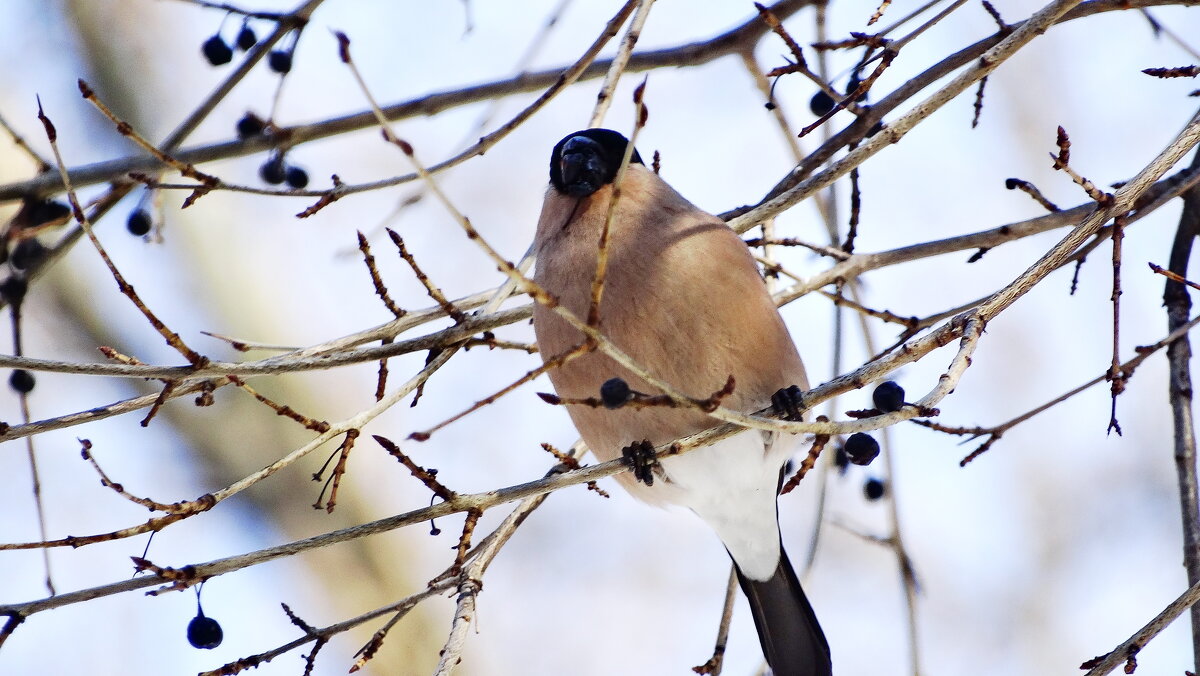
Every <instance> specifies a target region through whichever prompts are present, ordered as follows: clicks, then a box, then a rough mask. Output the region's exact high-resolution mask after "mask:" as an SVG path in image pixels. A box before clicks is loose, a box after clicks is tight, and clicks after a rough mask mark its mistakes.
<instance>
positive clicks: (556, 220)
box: [534, 165, 807, 459]
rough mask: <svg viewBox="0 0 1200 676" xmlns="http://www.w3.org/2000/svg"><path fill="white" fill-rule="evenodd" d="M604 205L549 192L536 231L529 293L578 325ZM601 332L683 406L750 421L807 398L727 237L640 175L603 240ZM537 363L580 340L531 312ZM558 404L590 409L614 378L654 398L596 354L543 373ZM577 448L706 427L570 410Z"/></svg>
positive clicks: (762, 292) (613, 451) (744, 253)
mask: <svg viewBox="0 0 1200 676" xmlns="http://www.w3.org/2000/svg"><path fill="white" fill-rule="evenodd" d="M611 197H612V187H611V186H605V187H603V188H601V189H600V190H598V191H597V192H595V193H593V194H592V195H590V196H588V197H584V198H580V199H577V198H572V197H567V196H563V195H561V194H558V193H556V191H555V190H554V189H553V188H551V190H550V192H549V194H548V195H547V198H546V201H545V205H544V207H543V211H542V217H541V219H540V221H539V224H538V232H537V245H538V263H537V272H536V274H535V275H534V279H535V281H537V282H538V284H540V285H541V286H542V287H543V288H545V289H546V290H547V291H548V292H549V293H550V294H551V295H553V296H554V297H555V298H556V299H557V300H558V302H559V304H560V305H561V307H563V308H566V309H567V310H569V311H571V312H572V313H574V314H575V315H576V316H577V317H579V318H580V319H586V317H587V314H588V307H589V304H590V298H591V286H592V279H593V277H594V275H595V271H596V259H597V249H598V242H599V238H600V233H601V230H602V227H603V225H604V221H605V218H606V215H607V212H608V205H609V201H610V200H611ZM608 254H609V259H608V269H607V278H606V283H605V286H604V294H603V301H602V302H601V305H600V330H601V332H602V333H603V334H604V335H606V336H607V337H608V338H609V339H610V340H612V342H613V343H614V344H615V345H616V346H617V347H619V348H620V349H621V350H623V351H624V352H625V353H626V354H628V355H629V356H630V357H632V358H633V359H634V360H635V361H636V362H637V363H638V364H640V365H642V366H644V367H646V368H647V369H648V370H649V371H650V372H651V373H652V374H653V375H654V376H655V377H657V378H659V379H661V380H663V381H665V382H666V383H668V384H670V385H672V386H674V387H675V388H677V389H679V390H682V391H683V392H684V393H686V394H688V395H690V396H693V397H707V396H709V395H711V394H712V393H713V392H715V391H717V390H719V389H721V387H722V386H723V385H724V384H725V382H726V380H727V379H728V378H729V376H731V375H732V376H733V377H734V379H735V383H736V384H735V389H734V393H733V395H732V396H730V397H729V398H728V399H727V400H726V401H725V402H724V403H725V405H727V406H729V407H732V408H735V409H739V410H743V411H749V410H755V409H758V408H761V407H763V406H766V405H767V404H769V403H770V397H771V395H772V393H774V392H775V391H776V390H778V389H780V388H782V387H787V386H789V385H800V386H801V387H807V381H806V378H805V375H804V367H803V365H802V364H801V361H800V357H799V355H798V354H797V352H796V349H795V346H794V345H793V343H792V340H791V337H790V336H789V335H788V332H787V329H786V327H785V326H784V324H783V320H782V318H781V317H780V316H779V313H778V311H777V310H776V307H775V304H774V302H773V301H772V299H771V297H770V294H769V293H768V292H767V290H766V287H765V285H764V283H763V281H762V278H761V276H760V275H759V273H758V269H757V267H756V266H755V264H754V260H753V258H752V257H751V256H750V253H749V251H748V250H747V248H746V246H745V244H744V243H742V241H741V240H740V239H739V238H738V237H737V235H736V234H735V233H734V232H733V231H731V230H730V229H729V228H728V227H727V226H726V225H725V224H724V223H723V222H721V221H720V220H719V219H717V218H716V217H714V216H712V215H710V214H707V213H705V212H703V211H700V210H699V209H697V208H696V207H695V206H693V205H692V204H691V203H689V202H688V201H687V200H685V199H684V198H683V197H681V196H680V195H679V194H678V193H676V192H675V191H674V190H673V189H672V188H671V187H670V186H668V185H667V184H666V183H664V182H663V181H662V180H661V179H659V178H658V176H657V175H655V174H653V173H652V172H650V171H649V170H647V169H646V168H645V167H643V166H640V165H634V166H631V167H630V168H629V172H628V173H627V174H626V177H625V182H624V184H623V187H622V194H621V197H620V199H619V201H618V205H617V214H616V216H615V218H614V219H613V224H612V230H611V233H610V245H609V250H608ZM534 328H535V332H536V334H537V341H538V345H539V347H540V349H541V353H542V357H543V359H544V360H545V359H550V358H553V357H554V356H556V355H559V354H561V353H563V352H566V351H568V350H570V349H572V348H574V347H575V346H576V345H578V344H580V343H581V342H582V340H583V335H582V334H581V333H580V332H579V331H577V330H576V329H574V328H573V327H571V326H570V325H569V324H568V323H567V322H566V321H565V320H563V319H562V318H561V317H558V316H557V315H556V314H555V313H554V311H553V310H551V309H549V308H545V307H541V306H538V307H535V309H534ZM549 376H550V379H551V381H552V382H553V384H554V387H555V390H556V391H557V392H558V394H559V395H560V396H563V397H594V396H596V395H597V394H598V392H599V388H600V385H601V384H602V383H603V382H604V381H606V380H608V379H610V378H614V377H620V378H623V379H625V380H626V381H627V382H628V383H629V385H630V386H631V387H633V388H634V389H635V390H639V391H642V392H648V393H655V392H657V390H656V389H655V388H653V387H651V386H650V385H648V384H647V383H645V382H644V381H642V380H641V379H640V378H638V377H636V376H634V375H633V374H632V373H630V372H628V371H627V370H626V369H624V368H623V367H621V366H619V365H618V364H617V363H616V362H614V361H613V360H612V359H610V358H609V357H607V356H605V355H603V354H601V353H600V352H598V351H594V352H592V353H590V354H587V355H584V356H582V357H579V358H577V359H575V360H573V361H571V362H569V363H567V364H565V365H563V366H561V367H557V368H555V369H553V370H551V371H550V373H549ZM570 414H571V417H572V419H573V421H574V422H575V425H576V427H577V428H578V430H579V432H580V434H581V435H582V436H583V438H584V441H585V442H587V444H588V445H589V446H590V447H591V448H592V450H593V451H594V452H595V453H596V454H597V456H598V457H600V458H601V459H610V458H613V457H616V456H618V455H619V454H620V450H621V448H623V447H624V446H626V445H628V444H630V443H632V442H634V441H641V440H643V439H648V440H650V441H651V442H652V443H655V444H659V443H664V442H667V441H671V440H673V439H676V438H678V437H681V436H684V435H687V434H690V433H693V432H697V431H700V430H702V429H705V428H707V427H710V426H712V425H713V424H714V421H713V420H712V419H711V418H709V417H708V416H706V415H704V414H702V413H700V412H697V411H692V410H680V409H665V408H647V409H639V410H625V409H621V410H616V411H612V410H607V409H603V408H597V409H593V408H587V407H583V406H572V407H570Z"/></svg>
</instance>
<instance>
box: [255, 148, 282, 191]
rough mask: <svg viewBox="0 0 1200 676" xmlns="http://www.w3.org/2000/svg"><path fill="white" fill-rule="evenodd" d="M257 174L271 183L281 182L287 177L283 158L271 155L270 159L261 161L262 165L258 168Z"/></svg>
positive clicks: (277, 183)
mask: <svg viewBox="0 0 1200 676" xmlns="http://www.w3.org/2000/svg"><path fill="white" fill-rule="evenodd" d="M258 176H259V178H261V179H262V180H264V181H266V182H267V183H270V184H271V185H279V184H280V183H283V181H284V179H285V178H287V173H286V170H285V169H284V166H283V158H282V157H280V156H278V155H272V156H271V159H269V160H267V161H266V162H263V165H262V166H261V167H259V168H258Z"/></svg>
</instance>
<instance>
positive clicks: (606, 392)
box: [600, 378, 633, 408]
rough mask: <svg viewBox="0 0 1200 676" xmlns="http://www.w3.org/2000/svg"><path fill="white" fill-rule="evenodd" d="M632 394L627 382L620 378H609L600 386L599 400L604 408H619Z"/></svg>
mask: <svg viewBox="0 0 1200 676" xmlns="http://www.w3.org/2000/svg"><path fill="white" fill-rule="evenodd" d="M632 396H633V392H632V391H631V390H630V389H629V383H627V382H625V381H624V380H621V379H620V378H610V379H608V380H606V381H604V384H603V385H601V386H600V401H602V402H604V407H605V408H621V407H622V406H624V405H625V402H627V401H629V399H630V397H632Z"/></svg>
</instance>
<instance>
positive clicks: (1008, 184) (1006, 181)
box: [1004, 178, 1021, 190]
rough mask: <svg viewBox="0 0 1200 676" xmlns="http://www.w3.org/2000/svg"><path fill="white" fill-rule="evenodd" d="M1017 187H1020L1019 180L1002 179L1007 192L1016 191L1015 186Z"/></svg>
mask: <svg viewBox="0 0 1200 676" xmlns="http://www.w3.org/2000/svg"><path fill="white" fill-rule="evenodd" d="M1019 185H1021V179H1019V178H1006V179H1004V187H1005V188H1008V189H1009V190H1016V189H1017V186H1019Z"/></svg>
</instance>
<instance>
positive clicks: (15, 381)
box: [8, 369, 35, 394]
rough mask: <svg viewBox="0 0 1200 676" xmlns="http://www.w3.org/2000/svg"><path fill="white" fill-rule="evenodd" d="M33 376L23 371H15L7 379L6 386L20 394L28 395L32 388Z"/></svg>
mask: <svg viewBox="0 0 1200 676" xmlns="http://www.w3.org/2000/svg"><path fill="white" fill-rule="evenodd" d="M34 383H35V381H34V379H33V374H32V373H30V372H29V371H26V370H25V369H17V370H15V371H13V372H12V375H11V376H9V377H8V385H9V387H11V388H13V389H14V390H16V391H18V392H20V393H21V394H29V393H30V392H32V391H33V386H34Z"/></svg>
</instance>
